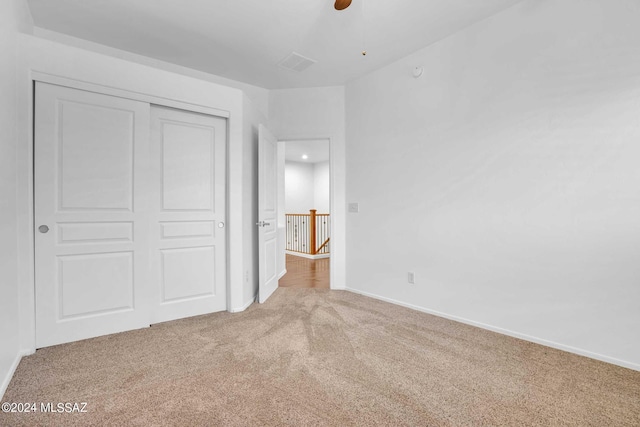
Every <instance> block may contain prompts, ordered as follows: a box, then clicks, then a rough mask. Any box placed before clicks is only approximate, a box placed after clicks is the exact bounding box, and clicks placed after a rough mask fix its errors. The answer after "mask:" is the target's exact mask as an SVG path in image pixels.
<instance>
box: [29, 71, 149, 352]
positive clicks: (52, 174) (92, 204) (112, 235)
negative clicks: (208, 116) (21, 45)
mask: <svg viewBox="0 0 640 427" xmlns="http://www.w3.org/2000/svg"><path fill="white" fill-rule="evenodd" d="M149 111H150V110H149V105H148V104H146V103H143V102H137V101H131V100H127V99H122V98H117V97H112V96H106V95H101V94H96V93H91V92H85V91H80V90H74V89H70V88H65V87H61V86H55V85H49V84H41V83H38V84H37V87H36V106H35V143H34V144H35V146H34V153H35V154H34V163H35V164H34V170H35V177H34V180H35V181H34V191H35V201H34V203H35V249H36V250H35V260H36V262H35V278H36V346H37V347H38V348H39V347H45V346H50V345H54V344H60V343H64V342H70V341H76V340H81V339H85V338H90V337H95V336H99V335H105V334H110V333H114V332H120V331H125V330H130V329H136V328H142V327H146V326H148V325H149V317H150V315H149V306H148V301H149V299H150V298H149V290H148V283H149V277H148V274H149V273H148V265H149V256H148V254H149V252H148V246H149V243H148V237H149V236H148V225H147V224H148V217H147V216H146V215H147V213H146V212H147V210H148V209H147V206H146V205H147V203H148V202H147V194H148V188H147V187H148V185H149V183H148V179H147V177H146V176H145V170H147V169H148V168H147V167H146V166H145V164H144V162H145V161H146V160H147V159H148V157H149V154H148V152H149Z"/></svg>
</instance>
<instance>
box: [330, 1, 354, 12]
mask: <svg viewBox="0 0 640 427" xmlns="http://www.w3.org/2000/svg"><path fill="white" fill-rule="evenodd" d="M350 4H351V0H336V4H334V5H333V7H335V8H336V10H343V9H346V8H348V7H349V5H350Z"/></svg>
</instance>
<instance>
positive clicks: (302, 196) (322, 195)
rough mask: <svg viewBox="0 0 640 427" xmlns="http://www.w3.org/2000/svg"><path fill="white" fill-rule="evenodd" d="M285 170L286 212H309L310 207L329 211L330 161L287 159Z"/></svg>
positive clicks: (322, 211)
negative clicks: (317, 161) (313, 161)
mask: <svg viewBox="0 0 640 427" xmlns="http://www.w3.org/2000/svg"><path fill="white" fill-rule="evenodd" d="M284 172H285V173H284V177H285V178H284V179H285V181H284V182H285V186H284V191H285V211H286V213H297V214H308V213H309V210H310V209H316V210H317V211H318V213H329V210H330V191H329V184H330V182H331V181H330V177H329V162H319V163H305V162H294V161H290V160H287V161H286V162H285V169H284Z"/></svg>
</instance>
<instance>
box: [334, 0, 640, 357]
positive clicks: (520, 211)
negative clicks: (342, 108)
mask: <svg viewBox="0 0 640 427" xmlns="http://www.w3.org/2000/svg"><path fill="white" fill-rule="evenodd" d="M638 22H640V4H639V3H638V2H637V1H634V0H613V1H606V2H604V1H600V0H565V1H556V0H535V1H534V0H529V1H525V2H523V3H520V4H518V5H516V6H514V7H512V8H510V9H508V10H506V11H504V12H502V13H500V14H499V15H496V16H494V17H492V18H490V19H487V20H485V21H483V22H480V23H478V24H476V25H474V26H472V27H469V28H467V29H465V30H464V31H462V32H460V33H458V34H456V35H454V36H451V37H449V38H447V39H445V40H442V41H440V42H438V43H436V44H434V45H431V46H430V47H428V48H425V49H423V50H420V51H418V52H416V53H415V54H412V55H410V56H408V57H406V58H403V59H401V60H399V61H397V62H395V63H393V64H391V65H389V66H387V67H385V68H383V69H380V70H378V71H376V72H374V73H372V74H370V75H368V76H365V77H363V78H360V79H358V80H355V81H353V82H351V83H350V84H348V86H347V90H346V93H347V141H348V145H347V171H348V173H347V201H348V202H359V203H360V213H359V214H348V218H347V279H348V285H349V287H350V288H353V289H355V290H357V291H360V292H365V293H368V294H371V295H376V296H379V297H383V298H387V299H391V300H394V301H397V302H400V303H403V304H407V305H413V306H416V307H419V308H421V309H425V310H428V311H432V312H438V313H441V314H443V315H445V316H449V317H455V318H459V319H464V320H466V321H470V322H475V323H479V324H483V325H485V326H487V327H490V328H493V329H498V330H504V331H507V332H509V333H511V334H514V335H519V336H524V337H526V338H528V339H531V340H536V341H539V342H545V343H548V344H552V345H555V346H557V347H560V348H565V349H569V350H571V351H575V352H578V353H582V354H587V355H590V356H592V357H596V358H600V359H602V360H608V361H611V362H614V363H618V364H621V365H625V366H629V367H632V368H634V369H640V309H639V305H638V301H640V286H639V284H640V262H639V260H640V244H639V242H640V197H639V194H640V193H639V189H640V167H638V163H639V160H640V25H638ZM415 66H424V67H425V73H424V75H423V76H422V77H421V78H420V79H414V78H413V77H412V73H411V72H412V70H413V68H414V67H415ZM374 241H375V242H376V245H372V244H371V243H372V242H374ZM381 249H382V250H381ZM373 266H375V268H372V267H373ZM408 271H414V272H415V273H416V282H417V283H416V284H415V285H408V284H407V272H408Z"/></svg>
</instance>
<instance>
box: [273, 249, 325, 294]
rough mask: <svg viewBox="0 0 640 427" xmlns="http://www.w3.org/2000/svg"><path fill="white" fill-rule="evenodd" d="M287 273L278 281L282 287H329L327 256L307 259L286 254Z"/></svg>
mask: <svg viewBox="0 0 640 427" xmlns="http://www.w3.org/2000/svg"><path fill="white" fill-rule="evenodd" d="M286 262H287V274H285V275H284V276H282V278H281V279H280V280H279V281H278V286H280V287H283V288H318V289H329V258H322V259H316V260H312V259H307V258H303V257H299V256H295V255H289V254H287V258H286Z"/></svg>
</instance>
